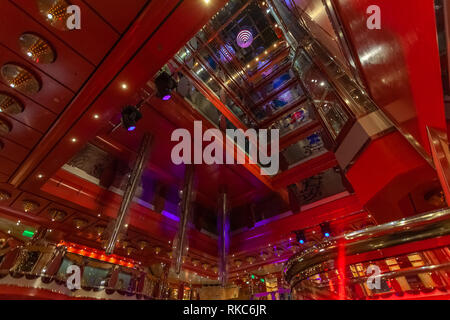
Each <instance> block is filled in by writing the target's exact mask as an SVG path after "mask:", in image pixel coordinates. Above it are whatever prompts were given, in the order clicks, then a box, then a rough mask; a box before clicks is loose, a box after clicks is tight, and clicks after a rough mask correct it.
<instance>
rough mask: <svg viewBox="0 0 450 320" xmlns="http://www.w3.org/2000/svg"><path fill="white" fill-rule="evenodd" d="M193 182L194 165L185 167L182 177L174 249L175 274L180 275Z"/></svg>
mask: <svg viewBox="0 0 450 320" xmlns="http://www.w3.org/2000/svg"><path fill="white" fill-rule="evenodd" d="M193 180H194V165H192V164H190V165H186V172H185V175H184V185H183V191H182V192H183V195H182V200H181V205H180V209H181V215H180V223H179V227H178V233H177V237H176V242H175V244H176V248H175V272H176V274H180V272H181V265H182V264H183V251H184V248H185V242H186V227H187V222H188V219H189V214H190V211H191V202H192V192H193V191H192V189H193Z"/></svg>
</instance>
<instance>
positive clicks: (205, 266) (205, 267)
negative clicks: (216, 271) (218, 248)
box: [202, 263, 210, 270]
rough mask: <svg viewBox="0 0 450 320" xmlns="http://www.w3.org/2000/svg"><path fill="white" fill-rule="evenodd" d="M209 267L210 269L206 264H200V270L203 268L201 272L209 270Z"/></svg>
mask: <svg viewBox="0 0 450 320" xmlns="http://www.w3.org/2000/svg"><path fill="white" fill-rule="evenodd" d="M209 267H210V265H209V264H208V263H204V264H202V268H203V270H208V269H209Z"/></svg>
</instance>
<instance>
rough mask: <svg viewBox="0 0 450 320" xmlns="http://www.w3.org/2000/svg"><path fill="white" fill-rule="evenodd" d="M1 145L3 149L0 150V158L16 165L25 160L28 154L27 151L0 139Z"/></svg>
mask: <svg viewBox="0 0 450 320" xmlns="http://www.w3.org/2000/svg"><path fill="white" fill-rule="evenodd" d="M0 141H1V142H2V143H3V149H2V150H0V156H2V157H4V158H7V159H9V160H12V161H14V162H16V163H20V162H22V161H23V159H25V157H26V156H27V154H28V150H27V149H26V148H24V147H22V146H20V145H18V144H16V143H14V142H12V141H9V140H7V139H2V138H0Z"/></svg>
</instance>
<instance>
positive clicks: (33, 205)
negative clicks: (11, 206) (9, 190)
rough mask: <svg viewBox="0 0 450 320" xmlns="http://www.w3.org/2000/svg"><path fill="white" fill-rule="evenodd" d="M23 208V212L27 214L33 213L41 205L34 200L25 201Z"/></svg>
mask: <svg viewBox="0 0 450 320" xmlns="http://www.w3.org/2000/svg"><path fill="white" fill-rule="evenodd" d="M22 207H23V211H25V212H33V211H35V210H36V209H37V208H39V207H40V205H39V203H37V202H36V201H33V200H23V201H22Z"/></svg>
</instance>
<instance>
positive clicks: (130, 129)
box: [128, 126, 136, 131]
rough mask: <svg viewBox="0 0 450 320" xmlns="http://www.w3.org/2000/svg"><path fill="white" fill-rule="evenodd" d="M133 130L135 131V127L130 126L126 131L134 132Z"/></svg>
mask: <svg viewBox="0 0 450 320" xmlns="http://www.w3.org/2000/svg"><path fill="white" fill-rule="evenodd" d="M134 129H136V127H135V126H131V127H129V128H128V131H134Z"/></svg>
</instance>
